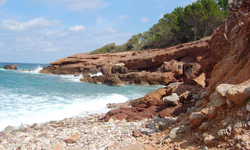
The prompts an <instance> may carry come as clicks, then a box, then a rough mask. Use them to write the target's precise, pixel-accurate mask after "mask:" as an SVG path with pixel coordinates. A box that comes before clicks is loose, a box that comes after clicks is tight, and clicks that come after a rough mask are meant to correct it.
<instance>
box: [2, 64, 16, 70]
mask: <svg viewBox="0 0 250 150" xmlns="http://www.w3.org/2000/svg"><path fill="white" fill-rule="evenodd" d="M3 68H4V69H7V70H17V65H5V66H3Z"/></svg>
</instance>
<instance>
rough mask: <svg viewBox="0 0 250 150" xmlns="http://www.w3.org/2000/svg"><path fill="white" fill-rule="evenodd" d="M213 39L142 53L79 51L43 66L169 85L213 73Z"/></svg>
mask: <svg viewBox="0 0 250 150" xmlns="http://www.w3.org/2000/svg"><path fill="white" fill-rule="evenodd" d="M209 40H210V39H209V38H207V39H202V40H200V41H195V42H191V43H186V44H181V45H178V46H174V47H171V48H163V49H152V50H145V51H138V52H133V51H129V52H121V53H106V54H95V55H89V54H88V53H79V54H75V55H73V56H69V57H66V58H62V59H58V60H56V61H55V62H52V63H50V64H51V66H48V67H45V68H43V70H41V71H40V73H47V74H72V75H73V74H76V73H77V74H96V73H98V72H101V73H102V74H103V75H111V74H116V75H117V76H118V77H119V79H120V80H121V81H123V82H124V83H128V84H138V85H144V86H147V85H166V84H169V83H170V82H175V81H176V80H183V78H194V77H197V76H199V75H200V74H201V73H202V72H208V73H207V74H206V75H207V76H209V72H210V71H211V65H210V64H211V62H212V61H211V60H210V58H209V57H207V56H208V55H209V54H210V52H211V51H210V49H209V47H208V44H207V43H208V41H209ZM161 66H162V67H161ZM157 70H158V72H157ZM95 78H96V77H95ZM100 78H101V77H97V79H100ZM104 78H105V77H104ZM93 80H94V79H93ZM82 81H85V80H82ZM85 82H86V81H85ZM99 83H102V82H99Z"/></svg>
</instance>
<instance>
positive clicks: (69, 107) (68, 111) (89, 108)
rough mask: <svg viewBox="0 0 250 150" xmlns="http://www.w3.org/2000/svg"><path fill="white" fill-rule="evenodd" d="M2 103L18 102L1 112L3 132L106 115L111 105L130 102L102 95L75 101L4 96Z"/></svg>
mask: <svg viewBox="0 0 250 150" xmlns="http://www.w3.org/2000/svg"><path fill="white" fill-rule="evenodd" d="M6 98H7V99H6ZM1 99H5V102H6V101H8V99H9V100H10V99H11V100H14V101H15V104H13V105H14V106H13V105H11V104H9V105H6V106H5V109H6V111H8V113H7V114H5V113H3V110H2V111H1V113H0V122H1V124H0V130H3V129H4V128H5V127H6V126H8V125H11V126H14V127H19V126H21V125H22V124H32V123H38V124H41V123H45V122H48V121H51V120H62V119H64V118H69V117H75V116H87V115H88V114H94V113H106V112H107V111H109V110H110V109H108V108H107V107H106V105H107V104H108V103H115V102H125V101H128V98H126V97H125V96H123V95H119V94H108V95H107V94H101V95H99V96H90V97H86V96H84V95H81V96H80V97H79V95H78V96H75V95H72V99H71V100H69V99H67V98H64V97H60V96H53V97H50V96H41V97H34V96H31V95H19V94H10V95H8V96H1ZM7 103H8V102H7Z"/></svg>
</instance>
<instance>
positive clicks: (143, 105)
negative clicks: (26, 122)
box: [0, 0, 250, 150]
mask: <svg viewBox="0 0 250 150" xmlns="http://www.w3.org/2000/svg"><path fill="white" fill-rule="evenodd" d="M233 3H234V4H235V5H234V6H237V7H235V8H234V9H235V11H234V12H230V13H229V15H228V18H227V19H226V20H225V21H224V22H223V24H222V25H221V26H220V27H219V28H217V30H216V31H215V32H214V34H213V35H212V36H211V37H208V38H205V39H202V40H199V41H195V42H192V43H186V44H181V45H177V46H174V47H170V48H165V49H152V50H144V51H138V52H123V53H107V54H97V55H89V54H87V53H82V54H76V55H73V56H70V57H66V58H62V59H59V60H57V61H55V62H52V63H51V66H48V67H45V68H44V69H43V70H41V72H40V73H50V74H74V75H80V74H83V78H82V79H81V81H83V82H90V83H98V84H99V83H100V84H106V85H111V86H123V85H124V84H125V83H126V84H139V85H153V84H162V85H165V87H164V88H160V89H158V90H156V91H154V92H152V93H148V94H147V95H146V96H144V97H142V98H139V99H136V100H131V101H129V102H127V103H123V104H109V105H108V107H111V108H115V109H113V110H111V111H109V112H108V113H107V114H104V115H102V116H92V117H90V118H87V119H86V118H85V119H82V118H81V119H80V120H79V118H74V119H71V120H70V121H68V122H65V121H67V119H66V120H62V121H60V122H51V123H48V124H44V125H43V126H37V125H33V126H28V127H26V128H22V129H19V130H20V131H19V130H13V129H11V128H10V129H9V128H7V129H6V131H3V132H1V133H0V135H1V136H0V142H1V147H0V148H7V147H8V146H12V147H13V148H15V149H21V148H23V147H22V146H23V145H24V147H25V144H26V145H32V146H33V147H36V146H37V145H36V144H38V145H39V146H40V147H41V148H45V149H77V148H79V149H131V150H132V149H142V150H143V149H204V150H205V149H250V102H249V101H250V12H249V10H250V1H249V0H239V1H236V2H233ZM98 72H101V73H102V75H101V76H92V74H96V73H98ZM90 74H91V75H90ZM129 106H130V107H129ZM145 118H148V119H145ZM88 119H89V120H88ZM78 120H79V122H78ZM92 120H94V121H93V122H92ZM138 120H141V121H138ZM68 123H70V124H68ZM89 124H90V126H88V125H89ZM99 129H100V130H99ZM113 129H114V130H113ZM35 130H39V132H38V131H35ZM43 132H46V134H44V133H43ZM116 135H117V136H116ZM85 136H86V137H85ZM17 137H18V138H17ZM15 138H17V139H19V141H18V140H17V141H13V139H15ZM39 138H41V139H42V138H44V139H43V140H40V139H39ZM46 140H47V141H46ZM43 141H45V142H43ZM91 141H92V142H93V141H95V142H94V143H92V142H91ZM111 141H114V142H113V143H112V142H111ZM46 142H47V143H46ZM105 142H106V143H105ZM11 143H12V145H11ZM27 143H29V144H27ZM19 145H20V148H19V147H18V146H19ZM43 145H45V146H43ZM32 146H29V147H31V148H32ZM49 146H50V147H49ZM53 146H54V147H53ZM12 147H11V148H12Z"/></svg>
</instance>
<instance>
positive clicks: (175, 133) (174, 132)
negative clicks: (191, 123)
mask: <svg viewBox="0 0 250 150" xmlns="http://www.w3.org/2000/svg"><path fill="white" fill-rule="evenodd" d="M183 130H184V127H182V126H179V127H176V128H174V129H172V130H171V131H170V133H169V137H170V138H171V139H172V140H176V139H179V138H180V137H179V134H180V133H182V132H183Z"/></svg>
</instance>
